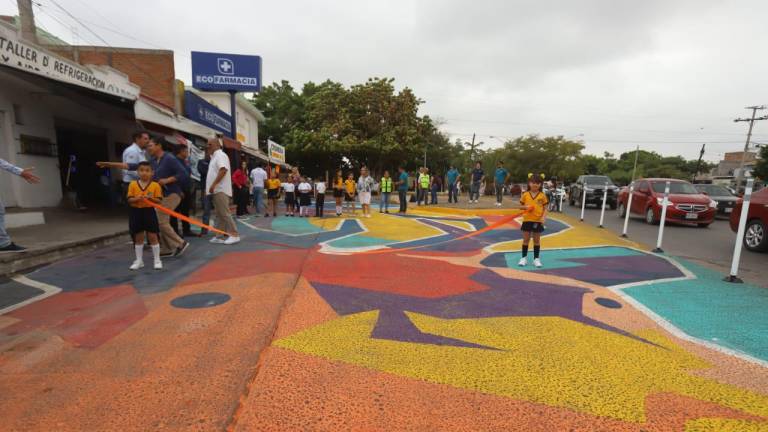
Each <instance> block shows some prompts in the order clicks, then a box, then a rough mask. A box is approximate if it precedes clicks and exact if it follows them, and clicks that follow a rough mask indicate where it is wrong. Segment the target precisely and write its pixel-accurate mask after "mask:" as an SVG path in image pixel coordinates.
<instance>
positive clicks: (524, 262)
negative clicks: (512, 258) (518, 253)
mask: <svg viewBox="0 0 768 432" xmlns="http://www.w3.org/2000/svg"><path fill="white" fill-rule="evenodd" d="M517 265H519V266H520V267H525V266H527V265H528V258H520V261H518V262H517Z"/></svg>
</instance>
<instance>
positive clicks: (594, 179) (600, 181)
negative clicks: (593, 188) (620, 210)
mask: <svg viewBox="0 0 768 432" xmlns="http://www.w3.org/2000/svg"><path fill="white" fill-rule="evenodd" d="M605 182H608V184H613V182H612V181H611V179H609V178H608V177H606V176H585V177H584V183H586V184H593V185H604V184H605Z"/></svg>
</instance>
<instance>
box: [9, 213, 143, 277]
mask: <svg viewBox="0 0 768 432" xmlns="http://www.w3.org/2000/svg"><path fill="white" fill-rule="evenodd" d="M25 211H28V209H25ZM37 211H42V212H43V213H44V214H45V224H44V225H34V226H28V227H23V228H12V229H9V230H8V233H9V234H10V236H11V239H12V240H13V242H14V243H16V244H18V245H20V246H24V247H26V248H27V251H25V252H22V253H8V254H0V276H5V275H8V274H11V273H18V272H22V271H25V270H28V269H31V268H33V267H37V266H40V265H43V264H48V263H51V262H54V261H58V260H60V259H64V258H68V257H71V256H74V255H76V254H78V253H82V252H85V251H88V250H93V249H97V248H99V247H102V246H106V245H109V244H113V243H115V242H120V241H128V240H129V239H128V236H127V234H128V220H127V217H126V212H125V209H121V208H116V209H93V210H88V211H86V212H79V211H75V210H71V209H62V208H45V209H37ZM11 212H12V211H9V213H11Z"/></svg>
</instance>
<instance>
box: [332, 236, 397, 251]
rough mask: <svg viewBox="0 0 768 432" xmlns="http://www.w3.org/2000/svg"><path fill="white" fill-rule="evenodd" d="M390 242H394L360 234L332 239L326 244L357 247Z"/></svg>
mask: <svg viewBox="0 0 768 432" xmlns="http://www.w3.org/2000/svg"><path fill="white" fill-rule="evenodd" d="M390 243H395V242H394V241H392V240H387V239H382V238H376V237H366V236H361V235H354V236H352V237H346V238H342V239H338V240H334V241H332V242H330V243H328V245H330V246H333V247H336V248H358V247H370V246H384V245H388V244H390Z"/></svg>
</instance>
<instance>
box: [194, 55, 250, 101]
mask: <svg viewBox="0 0 768 432" xmlns="http://www.w3.org/2000/svg"><path fill="white" fill-rule="evenodd" d="M192 87H194V88H196V89H198V90H203V91H235V92H259V91H260V90H261V57H260V56H250V55H240V54H222V53H208V52H200V51H192Z"/></svg>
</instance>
